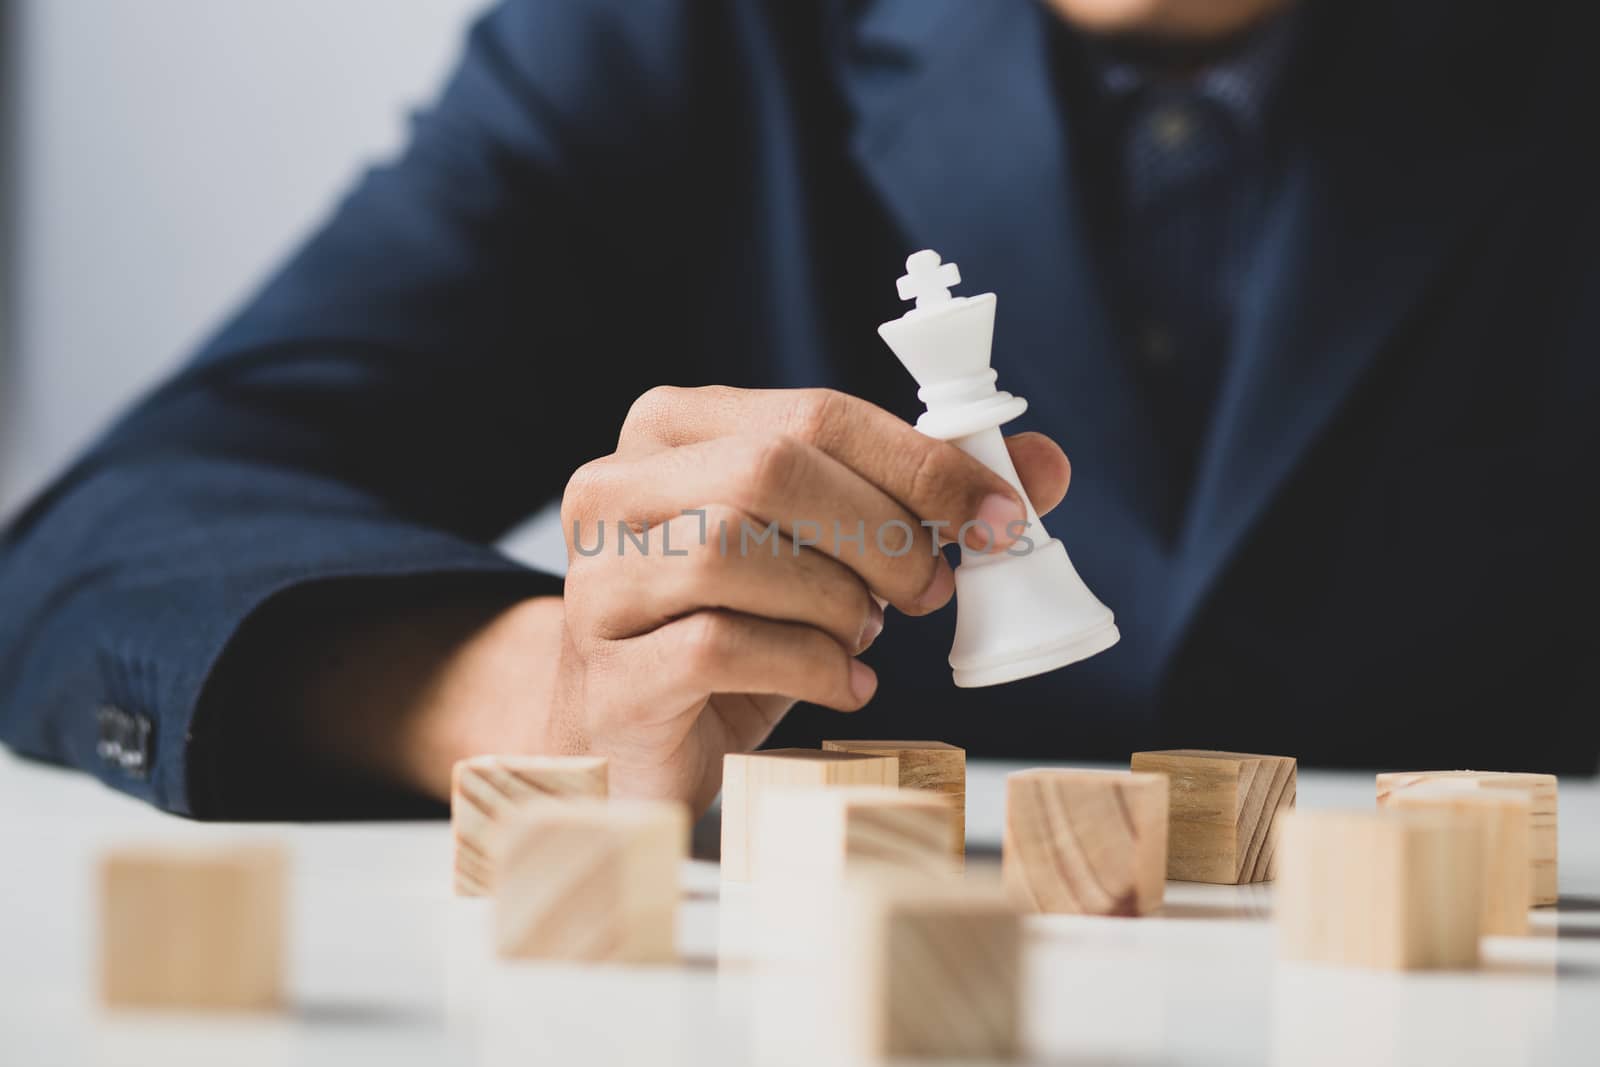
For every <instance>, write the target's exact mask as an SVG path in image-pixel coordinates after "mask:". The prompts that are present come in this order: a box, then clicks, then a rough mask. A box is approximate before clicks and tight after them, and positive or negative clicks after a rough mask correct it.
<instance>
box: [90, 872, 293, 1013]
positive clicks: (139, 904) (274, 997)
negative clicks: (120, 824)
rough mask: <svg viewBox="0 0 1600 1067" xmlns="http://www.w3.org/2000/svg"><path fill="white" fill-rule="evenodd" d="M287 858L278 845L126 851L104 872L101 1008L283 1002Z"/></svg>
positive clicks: (255, 1006) (240, 1006) (243, 1006)
mask: <svg viewBox="0 0 1600 1067" xmlns="http://www.w3.org/2000/svg"><path fill="white" fill-rule="evenodd" d="M287 872H288V858H287V854H286V853H285V851H284V850H283V849H282V848H280V847H278V846H274V845H238V846H234V847H228V848H207V849H176V848H152V847H142V846H141V847H129V848H119V849H117V850H115V851H113V852H111V853H109V854H107V855H106V856H105V857H104V858H103V859H102V860H101V863H100V915H101V931H100V935H101V957H100V992H101V999H102V1000H103V1001H104V1002H105V1003H106V1005H108V1006H110V1007H119V1008H123V1007H126V1008H180V1009H221V1010H262V1009H268V1008H274V1007H277V1006H278V1005H279V1004H280V1003H281V1002H282V999H283V980H284V957H285V949H284V938H285V936H286V932H287V931H286V920H285V911H286V901H287V897H288V884H287V883H288V873H287Z"/></svg>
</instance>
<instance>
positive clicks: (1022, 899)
mask: <svg viewBox="0 0 1600 1067" xmlns="http://www.w3.org/2000/svg"><path fill="white" fill-rule="evenodd" d="M1167 790H1168V784H1167V777H1166V775H1163V774H1146V773H1142V772H1141V773H1134V772H1130V771H1090V770H1031V771H1018V772H1016V773H1015V774H1011V775H1008V776H1007V778H1006V819H1005V836H1004V840H1003V843H1002V869H1003V871H1004V877H1005V884H1006V888H1007V889H1008V890H1009V891H1010V893H1011V898H1012V901H1013V902H1014V903H1015V904H1016V905H1017V906H1018V907H1020V908H1023V909H1025V910H1029V911H1042V912H1069V913H1080V914H1087V915H1144V914H1146V913H1147V912H1150V911H1153V910H1155V909H1156V908H1158V907H1160V906H1161V900H1162V895H1163V893H1164V891H1165V888H1166V873H1167V811H1168V798H1167Z"/></svg>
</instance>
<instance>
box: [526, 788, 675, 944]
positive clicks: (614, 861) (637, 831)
mask: <svg viewBox="0 0 1600 1067" xmlns="http://www.w3.org/2000/svg"><path fill="white" fill-rule="evenodd" d="M688 856H689V810H688V808H686V807H685V806H684V805H682V804H677V803H672V802H668V801H643V800H612V801H604V800H590V799H573V800H568V801H565V802H563V803H560V804H530V805H528V806H526V807H524V808H523V809H522V810H521V811H520V812H519V813H518V814H517V815H516V817H515V818H514V819H512V821H511V822H510V824H509V825H508V826H507V828H506V831H505V835H504V838H503V840H502V842H501V851H500V871H499V873H500V877H499V879H498V884H497V885H496V887H495V893H494V924H495V948H496V950H497V951H498V952H499V954H500V955H501V956H503V957H507V958H514V959H542V960H582V961H589V962H612V963H661V962H668V961H671V960H672V959H674V958H675V957H676V955H677V916H678V896H679V893H678V879H679V874H680V867H681V866H682V864H683V862H684V861H685V860H686V859H688Z"/></svg>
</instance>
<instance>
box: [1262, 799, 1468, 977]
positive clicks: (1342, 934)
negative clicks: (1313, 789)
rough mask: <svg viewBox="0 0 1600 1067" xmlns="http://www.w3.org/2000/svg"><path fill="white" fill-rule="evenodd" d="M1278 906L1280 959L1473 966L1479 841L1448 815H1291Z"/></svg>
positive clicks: (1387, 966) (1464, 820)
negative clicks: (1281, 957)
mask: <svg viewBox="0 0 1600 1067" xmlns="http://www.w3.org/2000/svg"><path fill="white" fill-rule="evenodd" d="M1276 898H1277V913H1278V937H1279V950H1280V953H1281V955H1282V956H1283V957H1284V958H1285V959H1290V960H1304V961H1309V962H1313V963H1331V964H1341V965H1345V966H1355V967H1372V968H1378V969H1384V970H1420V969H1429V968H1460V967H1472V966H1475V965H1476V964H1477V962H1478V927H1479V922H1480V916H1481V914H1482V911H1483V837H1482V834H1481V833H1480V831H1479V828H1478V826H1477V824H1476V821H1475V820H1474V819H1472V818H1470V817H1465V816H1461V815H1457V814H1454V813H1451V812H1446V811H1398V810H1396V811H1376V812H1342V811H1314V812H1307V811H1301V812H1293V813H1291V814H1289V815H1287V816H1285V819H1284V827H1283V844H1282V867H1281V871H1280V873H1279V875H1278V885H1277V893H1276Z"/></svg>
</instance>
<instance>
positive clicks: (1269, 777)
mask: <svg viewBox="0 0 1600 1067" xmlns="http://www.w3.org/2000/svg"><path fill="white" fill-rule="evenodd" d="M1131 765H1132V767H1133V769H1134V770H1135V771H1148V772H1151V773H1155V774H1164V775H1166V776H1167V781H1168V782H1169V784H1170V786H1171V794H1170V814H1169V822H1168V834H1167V877H1168V878H1172V879H1175V880H1177V881H1182V882H1213V883H1218V884H1224V885H1238V884H1243V883H1245V882H1265V881H1269V880H1271V879H1272V877H1273V874H1274V870H1275V862H1276V857H1277V825H1278V818H1279V816H1280V815H1281V814H1283V813H1284V812H1286V811H1289V810H1291V809H1292V808H1293V807H1294V802H1295V787H1296V765H1295V761H1294V760H1293V759H1292V758H1290V757H1288V756H1259V755H1253V754H1250V753H1243V752H1210V751H1205V750H1202V749H1171V750H1168V751H1165V752H1135V753H1134V754H1133V760H1132V763H1131Z"/></svg>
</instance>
